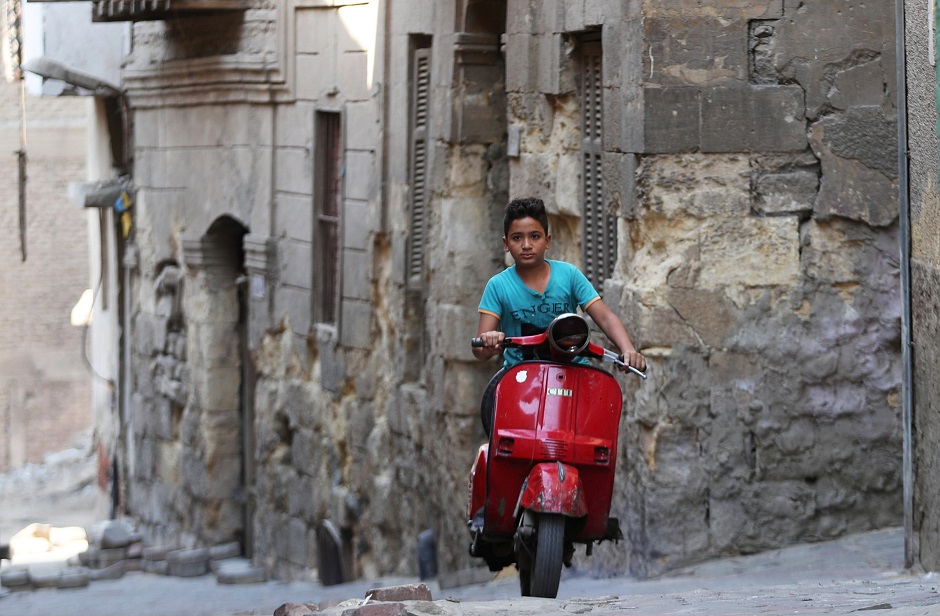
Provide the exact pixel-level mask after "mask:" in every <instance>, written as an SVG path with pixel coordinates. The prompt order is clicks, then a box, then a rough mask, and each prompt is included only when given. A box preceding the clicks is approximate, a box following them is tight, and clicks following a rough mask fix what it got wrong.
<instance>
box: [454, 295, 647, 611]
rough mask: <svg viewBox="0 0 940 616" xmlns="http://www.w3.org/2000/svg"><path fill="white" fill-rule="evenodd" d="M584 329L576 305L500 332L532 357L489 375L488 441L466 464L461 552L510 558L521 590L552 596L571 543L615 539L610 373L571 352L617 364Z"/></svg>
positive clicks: (493, 559) (614, 409)
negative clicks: (532, 330)
mask: <svg viewBox="0 0 940 616" xmlns="http://www.w3.org/2000/svg"><path fill="white" fill-rule="evenodd" d="M589 338H590V328H589V327H588V324H587V322H586V321H585V320H584V318H583V317H581V316H579V315H577V314H563V315H560V316H558V317H556V318H555V320H553V321H552V323H551V324H550V325H549V326H548V329H547V330H546V331H545V332H544V333H541V334H537V335H534V336H522V337H516V338H506V339H505V340H504V341H503V346H504V347H520V348H527V349H532V350H534V357H535V358H534V359H532V360H526V361H523V362H521V363H519V364H516V365H515V366H513V367H512V368H509V369H508V370H506V371H504V372H503V373H502V374H497V377H494V381H495V380H496V379H498V382H495V383H493V382H491V383H490V386H489V387H487V394H485V395H484V401H483V405H484V408H483V411H482V412H483V414H484V423H486V414H487V413H488V412H490V407H489V404H492V409H493V414H492V422H491V427H490V429H489V433H490V440H489V443H486V444H483V445H481V446H480V449H479V451H478V453H477V456H476V460H475V462H474V464H473V468H472V469H471V470H470V486H469V490H470V494H469V506H468V508H467V515H468V516H469V518H470V520H469V522H468V525H469V527H470V536H471V539H472V541H471V544H470V555H471V556H475V557H479V558H483V559H484V560H485V561H486V564H487V565H488V566H489V568H490V570H491V571H499V570H501V569H502V568H503V567H506V566H509V565H511V564H513V563H515V564H516V568H517V569H518V570H519V582H520V587H521V590H522V595H523V596H536V597H549V598H554V597H556V596H557V595H558V585H559V582H560V580H561V568H562V565H565V566H570V565H571V557H572V555H573V554H574V544H575V543H583V544H585V545H586V552H587V554H588V555H590V554H591V553H592V548H593V545H594V542H595V541H597V542H600V541H604V540H613V541H618V540H620V539H622V538H623V533H622V532H621V530H620V524H619V522H618V520H617V518H611V517H608V515H609V513H610V501H611V493H612V492H613V487H614V469H615V468H616V466H617V437H618V431H619V427H620V410H621V403H622V393H621V390H620V385H619V384H618V383H617V381H616V379H614V377H613V376H612V375H611V374H610V373H609V372H607V371H605V370H601V369H599V368H595V367H593V366H590V365H587V364H582V363H573V361H572V360H574V358H576V357H589V358H593V359H598V360H601V361H608V362H613V363H616V364H619V365H621V366H623V365H625V364H624V363H623V357H622V356H618V355H617V354H615V353H613V352H612V351H609V350H607V349H605V348H603V347H601V346H598V345H596V344H593V343H591V342H590V340H589ZM471 344H472V345H473V346H482V341H481V340H480V339H479V338H475V339H473V340H472V342H471ZM628 368H629V369H630V370H631V371H633V372H634V373H636V374H637V375H639V376H641V377H642V378H644V379H645V378H646V375H645V374H643V373H642V372H640V371H639V370H636V369H635V368H632V367H628ZM490 392H493V396H492V398H490V395H489V394H490Z"/></svg>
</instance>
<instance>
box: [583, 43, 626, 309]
mask: <svg viewBox="0 0 940 616" xmlns="http://www.w3.org/2000/svg"><path fill="white" fill-rule="evenodd" d="M580 49H581V62H580V71H579V73H580V74H579V77H580V79H579V82H580V92H579V94H580V99H581V100H580V102H581V139H582V141H581V204H582V206H581V207H582V211H581V220H582V224H583V237H582V254H581V257H582V263H583V266H584V268H583V269H584V274H585V275H586V276H587V277H588V280H590V281H591V283H592V284H593V285H594V286H595V288H597V289H598V290H599V291H600V290H602V289H603V286H604V281H605V280H607V279H608V278H609V277H610V276H611V274H613V271H614V263H616V260H617V222H616V219H615V217H613V216H611V215H610V214H609V213H608V212H607V210H606V208H605V205H604V178H603V156H604V145H603V139H602V137H603V133H604V130H603V129H604V100H603V70H602V64H601V60H602V56H603V54H602V49H601V42H600V33H593V34H592V36H591V37H590V38H588V37H585V38H583V39H582V40H581V45H580Z"/></svg>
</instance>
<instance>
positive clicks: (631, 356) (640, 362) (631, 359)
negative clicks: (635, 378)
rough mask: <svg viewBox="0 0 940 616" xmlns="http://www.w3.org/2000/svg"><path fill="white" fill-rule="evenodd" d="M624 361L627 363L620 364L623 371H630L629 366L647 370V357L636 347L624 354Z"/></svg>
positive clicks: (642, 370) (641, 370) (643, 370)
mask: <svg viewBox="0 0 940 616" xmlns="http://www.w3.org/2000/svg"><path fill="white" fill-rule="evenodd" d="M623 363H624V364H626V365H624V366H620V371H621V372H629V368H628V366H630V367H633V368H636V369H637V370H639V371H640V372H646V358H645V357H644V356H643V354H642V353H640V352H639V351H637V350H636V349H633V350H630V351H627V352H625V353H624V354H623Z"/></svg>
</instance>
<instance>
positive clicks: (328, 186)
mask: <svg viewBox="0 0 940 616" xmlns="http://www.w3.org/2000/svg"><path fill="white" fill-rule="evenodd" d="M341 120H342V118H341V116H340V114H339V113H336V112H330V111H318V112H317V115H316V146H315V155H314V227H315V228H314V247H313V249H314V261H313V272H314V281H313V291H314V298H315V299H314V306H313V312H314V315H313V316H314V320H315V321H316V322H317V323H336V315H337V311H338V306H339V262H340V258H339V257H340V255H339V233H340V212H341V209H340V202H341V199H342V192H343V140H342V122H341Z"/></svg>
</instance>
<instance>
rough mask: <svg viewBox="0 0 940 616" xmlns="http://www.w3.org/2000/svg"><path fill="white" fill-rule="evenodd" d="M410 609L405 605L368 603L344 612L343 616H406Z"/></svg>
mask: <svg viewBox="0 0 940 616" xmlns="http://www.w3.org/2000/svg"><path fill="white" fill-rule="evenodd" d="M405 614H408V608H406V607H405V604H404V603H366V604H365V605H362V606H360V607H355V608H351V609H348V610H343V616H404V615H405Z"/></svg>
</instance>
